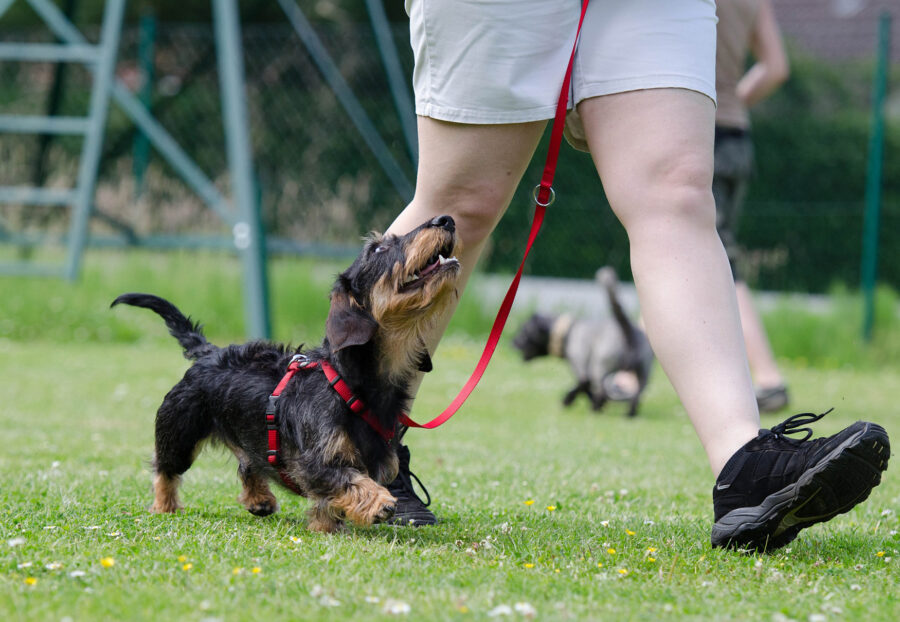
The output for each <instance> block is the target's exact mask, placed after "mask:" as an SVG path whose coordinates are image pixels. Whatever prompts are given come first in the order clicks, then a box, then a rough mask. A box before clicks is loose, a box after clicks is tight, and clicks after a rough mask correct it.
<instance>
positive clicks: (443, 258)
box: [438, 255, 447, 266]
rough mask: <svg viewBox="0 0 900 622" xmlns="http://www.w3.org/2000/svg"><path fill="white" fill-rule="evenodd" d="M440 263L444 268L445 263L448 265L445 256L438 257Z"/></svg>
mask: <svg viewBox="0 0 900 622" xmlns="http://www.w3.org/2000/svg"><path fill="white" fill-rule="evenodd" d="M438 263H439V264H441V265H442V266H443V265H444V264H445V263H447V259H446V257H444V256H443V255H438Z"/></svg>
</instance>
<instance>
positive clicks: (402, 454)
mask: <svg viewBox="0 0 900 622" xmlns="http://www.w3.org/2000/svg"><path fill="white" fill-rule="evenodd" d="M397 460H398V461H399V463H400V468H399V470H398V472H397V478H398V479H399V480H400V482H401V483H402V484H403V490H404V491H405V492H407V493H409V494H410V495H412V496H413V497H416V498H417V499H418V498H419V496H418V495H417V494H416V491H415V489H414V488H413V484H412V480H416V483H417V484H418V485H419V488H421V489H422V492H423V493H425V498H426V499H428V501H424V502H423V503H422V505H424V506H425V507H426V508H427V507H428V506H429V505H431V495H430V494H429V493H428V489H427V488H425V484H423V483H422V480H420V479H419V478H418V476H416V474H415V473H413V472H412V471H410V470H409V449H408V448H407V447H406V446H405V445H401V446H400V447H399V448H398V450H397ZM419 500H420V501H421V499H419Z"/></svg>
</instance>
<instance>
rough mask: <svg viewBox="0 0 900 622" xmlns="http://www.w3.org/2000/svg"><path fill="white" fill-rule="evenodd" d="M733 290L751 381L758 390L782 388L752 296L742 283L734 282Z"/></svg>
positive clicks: (781, 378) (773, 356)
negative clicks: (734, 291)
mask: <svg viewBox="0 0 900 622" xmlns="http://www.w3.org/2000/svg"><path fill="white" fill-rule="evenodd" d="M735 288H736V290H737V301H738V309H740V314H741V326H742V327H743V330H744V343H745V344H746V347H747V357H748V358H749V360H750V370H751V372H752V373H753V379H754V380H755V381H756V385H757V386H758V387H759V388H760V389H767V388H772V387H780V386H783V385H784V378H783V377H782V375H781V370H779V369H778V363H777V362H776V361H775V355H774V354H773V353H772V346H771V345H770V344H769V337H768V335H766V329H765V326H763V323H762V320H761V319H760V317H759V313H757V311H756V306H755V305H754V304H753V295H752V293H751V292H750V288H749V287H747V284H746V283H745V282H743V281H736V282H735Z"/></svg>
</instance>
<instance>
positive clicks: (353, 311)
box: [325, 286, 378, 352]
mask: <svg viewBox="0 0 900 622" xmlns="http://www.w3.org/2000/svg"><path fill="white" fill-rule="evenodd" d="M377 329H378V322H376V321H375V318H373V317H372V316H371V315H370V314H369V312H368V311H366V310H365V309H363V308H362V307H360V306H359V305H358V304H356V303H355V302H353V301H352V300H351V299H350V294H349V293H348V291H347V290H346V289H344V288H341V287H340V286H335V288H334V290H333V291H332V292H331V309H329V311H328V320H327V321H326V322H325V336H326V337H327V338H328V343H329V344H330V345H331V349H332V350H333V351H335V352H337V351H338V350H342V349H343V348H346V347H348V346H361V345H363V344H365V343H368V342H369V341H371V339H372V337H374V336H375V331H376V330H377Z"/></svg>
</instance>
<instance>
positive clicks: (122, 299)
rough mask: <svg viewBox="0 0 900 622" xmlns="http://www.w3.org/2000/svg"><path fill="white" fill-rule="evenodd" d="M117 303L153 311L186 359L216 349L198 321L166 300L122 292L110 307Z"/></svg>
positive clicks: (150, 295)
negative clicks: (179, 346)
mask: <svg viewBox="0 0 900 622" xmlns="http://www.w3.org/2000/svg"><path fill="white" fill-rule="evenodd" d="M119 303H125V304H127V305H131V306H132V307H143V308H145V309H150V310H151V311H155V312H156V313H157V314H158V315H159V316H160V317H161V318H162V319H163V320H165V322H166V326H168V327H169V333H170V334H171V335H172V336H173V337H175V339H177V340H178V343H179V344H181V347H182V348H184V357H185V358H186V359H198V358H200V357H201V356H203V355H204V354H208V353H210V352H212V351H214V350H216V349H217V348H216V346H214V345H213V344H211V343H209V342H208V341H207V340H206V337H204V336H203V330H202V327H201V325H200V323H199V322H197V323H192V322H191V319H190V318H189V317H185V315H184V314H183V313H182V312H181V311H179V310H178V309H177V308H176V307H175V305H173V304H172V303H171V302H169V301H168V300H165V299H163V298H160V297H159V296H153V295H152V294H122V295H121V296H119V297H118V298H116V299H115V300H113V302H112V304H111V305H109V306H110V307H114V306H116V305H117V304H119Z"/></svg>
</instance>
